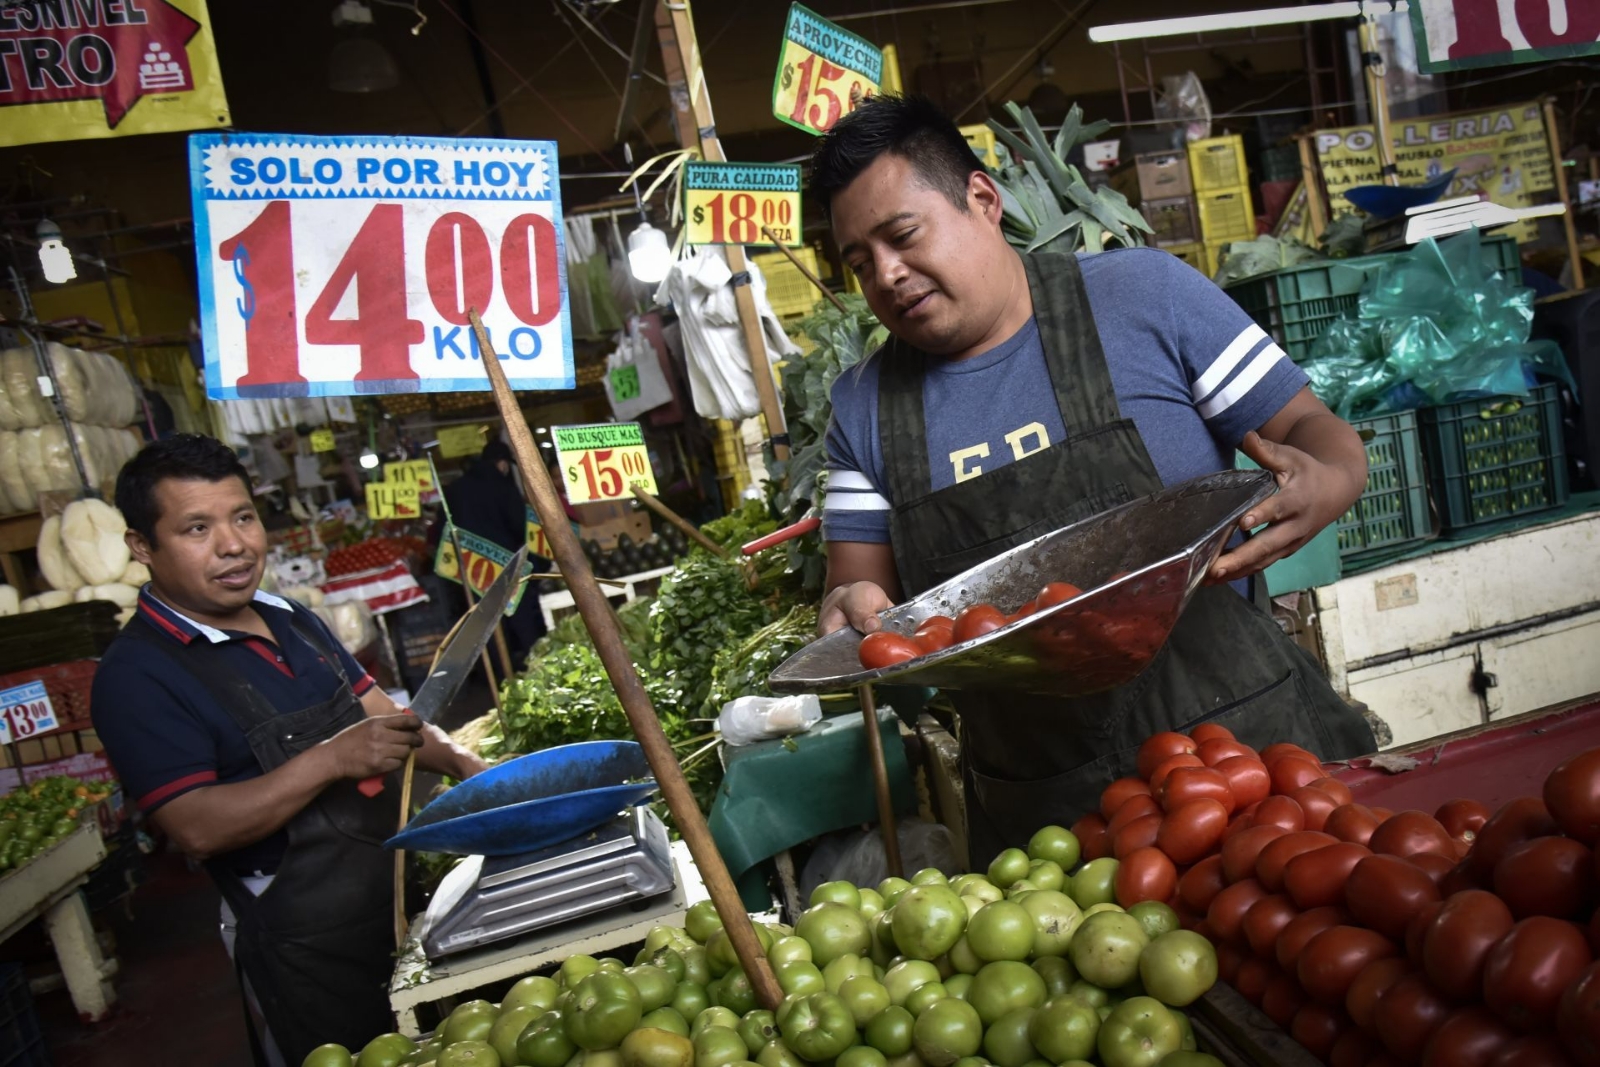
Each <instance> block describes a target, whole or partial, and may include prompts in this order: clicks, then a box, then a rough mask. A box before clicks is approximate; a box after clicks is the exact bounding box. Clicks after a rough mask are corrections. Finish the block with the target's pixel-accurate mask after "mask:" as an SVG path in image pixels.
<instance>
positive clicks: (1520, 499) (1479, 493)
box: [1422, 385, 1567, 535]
mask: <svg viewBox="0 0 1600 1067" xmlns="http://www.w3.org/2000/svg"><path fill="white" fill-rule="evenodd" d="M1422 429H1423V453H1424V454H1425V455H1426V456H1427V460H1428V473H1429V475H1430V476H1431V477H1432V479H1433V484H1434V487H1435V489H1436V491H1437V492H1438V494H1439V525H1440V529H1441V531H1442V532H1443V533H1445V534H1447V535H1448V534H1451V533H1455V532H1460V531H1464V530H1470V529H1472V528H1473V527H1477V526H1482V525H1484V524H1486V523H1491V522H1498V521H1500V520H1502V519H1509V518H1512V517H1514V516H1518V515H1525V514H1527V513H1529V512H1537V511H1545V510H1548V509H1550V508H1558V507H1560V506H1561V505H1563V504H1565V503H1566V502H1567V457H1566V448H1565V446H1564V445H1563V443H1562V427H1561V393H1560V389H1559V387H1557V386H1554V385H1541V386H1539V387H1538V388H1537V389H1535V390H1533V392H1532V393H1531V394H1530V395H1529V396H1527V397H1510V396H1502V397H1487V398H1485V399H1482V400H1463V401H1460V402H1459V403H1455V404H1445V405H1443V406H1440V407H1434V408H1424V409H1423V410H1422Z"/></svg>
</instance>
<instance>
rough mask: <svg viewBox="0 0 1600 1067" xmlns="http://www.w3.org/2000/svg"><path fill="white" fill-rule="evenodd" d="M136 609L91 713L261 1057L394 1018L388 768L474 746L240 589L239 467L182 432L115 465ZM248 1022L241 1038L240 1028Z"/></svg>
mask: <svg viewBox="0 0 1600 1067" xmlns="http://www.w3.org/2000/svg"><path fill="white" fill-rule="evenodd" d="M117 506H118V508H120V509H121V511H122V514H123V516H124V517H125V518H126V520H127V522H128V534H127V540H128V546H129V548H130V549H131V551H132V553H133V557H134V558H135V559H137V560H138V561H139V562H141V563H143V564H145V565H146V566H147V567H149V568H150V575H151V580H150V583H149V584H148V585H146V586H145V587H144V589H143V590H142V591H141V592H140V594H139V606H138V610H137V611H136V612H135V614H134V618H133V619H132V620H131V621H130V622H129V623H128V626H127V627H126V628H125V629H124V630H123V632H122V633H121V634H120V635H119V636H118V637H117V639H116V640H115V641H114V642H113V643H112V645H111V647H110V648H109V649H107V651H106V654H105V656H104V658H103V659H102V660H101V663H100V668H99V670H98V672H97V673H96V675H95V684H94V696H93V716H94V723H95V728H96V730H97V731H98V732H99V736H100V739H101V741H102V743H103V744H104V745H105V748H106V751H107V753H108V755H109V756H110V758H111V761H112V763H113V764H114V765H115V766H116V768H117V773H118V774H119V775H120V776H121V778H122V781H123V783H124V785H125V787H126V788H127V790H128V793H129V794H130V795H131V796H133V797H135V798H136V799H137V802H138V804H139V806H140V808H141V809H143V811H144V812H145V814H146V815H147V816H148V817H149V818H150V819H151V821H152V822H154V823H155V825H156V826H158V827H160V828H161V830H162V831H163V832H165V833H166V834H167V836H169V837H170V838H172V839H173V840H174V841H176V842H177V843H178V845H179V847H181V848H182V849H183V850H184V851H185V852H186V853H188V854H189V855H191V856H193V857H195V858H197V859H200V860H203V861H204V862H205V865H206V867H207V869H208V870H209V872H210V873H211V876H212V878H213V879H214V880H215V881H216V883H217V886H218V888H219V889H220V890H221V891H222V895H223V903H224V917H225V925H226V923H227V919H228V917H229V913H231V915H232V916H233V917H236V921H237V928H236V940H235V943H234V952H235V958H236V960H237V962H238V964H239V966H240V968H241V970H242V972H243V977H244V980H245V984H246V987H247V989H248V992H249V993H250V994H252V995H253V996H252V998H251V999H253V1000H254V1001H255V1003H256V1005H257V1006H258V1008H259V1010H260V1013H261V1016H262V1018H263V1019H264V1021H265V1024H266V1031H267V1034H266V1037H267V1040H266V1041H265V1042H262V1043H261V1044H260V1045H259V1046H258V1047H257V1049H256V1055H257V1059H258V1061H264V1062H269V1063H270V1062H287V1063H289V1064H297V1063H299V1062H300V1061H301V1060H302V1059H303V1058H304V1056H305V1055H306V1053H307V1052H309V1051H310V1050H311V1049H312V1048H314V1047H315V1046H316V1045H318V1044H321V1043H323V1042H327V1041H339V1042H342V1043H344V1044H346V1045H355V1046H360V1045H361V1044H363V1043H365V1042H366V1041H367V1040H368V1039H369V1038H371V1037H372V1036H374V1035H375V1034H378V1033H381V1032H383V1031H386V1030H389V1029H391V1028H392V1017H391V1016H390V1014H389V1007H388V998H387V996H386V987H387V981H388V978H389V975H390V971H391V968H392V960H391V958H390V952H391V951H392V949H393V942H392V929H393V927H392V908H393V879H392V869H393V865H392V860H391V859H390V858H389V856H388V854H387V853H385V851H384V850H383V848H382V843H383V841H384V840H385V839H386V838H388V837H389V836H390V835H391V834H393V833H394V830H395V826H396V823H397V819H398V816H399V808H398V798H399V792H400V791H399V788H398V786H396V785H394V784H393V783H391V784H390V785H389V786H388V787H387V788H385V789H384V790H383V791H382V792H380V793H378V794H377V795H376V796H372V797H368V796H366V795H364V794H363V793H362V792H361V791H360V790H359V789H358V784H359V783H360V782H361V781H362V780H363V779H366V778H368V777H370V776H373V775H391V776H392V772H394V771H395V770H396V769H397V768H399V767H400V766H402V765H403V764H404V762H405V759H406V757H407V755H408V754H410V753H411V751H412V750H413V749H415V750H416V752H417V761H418V763H419V764H420V765H421V766H423V767H424V768H427V769H428V770H433V771H437V772H439V773H442V774H448V775H451V776H452V777H455V778H466V777H469V776H470V775H472V774H475V773H477V772H478V771H479V770H482V769H483V766H484V764H483V761H482V760H480V759H478V758H477V757H476V756H473V755H471V754H470V753H468V752H466V751H465V750H463V749H461V748H459V747H457V746H456V745H454V744H452V743H451V742H450V740H449V739H448V738H447V737H446V736H445V735H444V734H443V733H442V732H441V731H440V730H438V728H436V727H432V726H425V725H424V724H422V723H421V722H420V721H419V720H417V719H416V718H414V717H412V716H410V715H409V714H407V713H406V712H405V709H403V708H400V707H398V706H397V705H396V704H395V703H394V701H393V700H391V699H390V698H389V697H388V696H387V695H386V694H385V693H384V692H383V690H382V689H380V688H379V687H377V686H376V685H375V684H374V683H373V680H372V678H371V677H370V676H369V675H368V674H367V673H366V672H365V671H364V670H362V669H361V667H360V666H358V665H357V664H356V661H355V660H354V659H353V658H352V657H351V656H350V654H349V653H348V652H346V651H345V650H344V649H343V648H342V647H341V646H340V645H339V643H338V641H337V640H335V638H334V637H333V635H332V634H331V633H330V632H329V631H328V629H327V627H325V626H324V625H323V624H322V621H321V620H320V619H318V618H317V617H316V616H315V615H314V614H312V613H311V612H310V611H308V610H306V609H305V608H303V607H300V606H298V605H295V604H292V603H290V602H289V601H286V600H283V599H280V598H278V597H275V596H272V595H270V594H267V593H263V592H261V591H260V590H259V589H258V588H257V586H258V585H259V584H260V581H261V573H262V567H263V565H264V562H265V559H266V554H267V537H266V533H265V531H264V530H263V529H262V525H261V521H260V518H259V516H258V515H257V514H256V509H255V504H254V503H253V501H252V498H251V493H250V481H249V475H248V473H247V472H246V471H245V469H244V467H243V465H242V464H240V462H239V460H238V457H237V456H236V455H234V453H233V451H232V450H231V449H229V448H228V447H227V446H226V445H224V444H222V443H221V442H220V441H216V440H214V439H212V438H209V437H202V436H199V435H196V434H180V435H178V436H175V437H171V438H168V439H166V440H163V441H159V442H156V443H154V444H151V445H149V446H147V447H146V448H145V449H144V450H143V451H141V452H140V453H139V454H138V455H137V456H135V457H134V458H133V459H132V460H130V461H129V462H128V464H127V465H126V466H125V467H123V469H122V472H121V474H120V475H119V476H118V478H117ZM252 1036H255V1030H254V1027H252Z"/></svg>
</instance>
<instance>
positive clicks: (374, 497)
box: [367, 482, 422, 519]
mask: <svg viewBox="0 0 1600 1067" xmlns="http://www.w3.org/2000/svg"><path fill="white" fill-rule="evenodd" d="M421 514H422V490H421V489H420V488H419V487H418V486H417V483H416V482H368V483H367V515H368V516H369V517H371V518H374V519H415V518H418V517H419V516H421Z"/></svg>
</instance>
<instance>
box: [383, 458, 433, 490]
mask: <svg viewBox="0 0 1600 1067" xmlns="http://www.w3.org/2000/svg"><path fill="white" fill-rule="evenodd" d="M383 480H384V481H386V482H396V483H399V484H401V485H407V484H409V485H415V486H416V487H417V492H418V493H431V492H433V464H431V463H429V462H428V461H427V460H425V459H407V460H401V461H400V462H398V463H385V464H384V465H383Z"/></svg>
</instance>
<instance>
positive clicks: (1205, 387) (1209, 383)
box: [1194, 323, 1267, 404]
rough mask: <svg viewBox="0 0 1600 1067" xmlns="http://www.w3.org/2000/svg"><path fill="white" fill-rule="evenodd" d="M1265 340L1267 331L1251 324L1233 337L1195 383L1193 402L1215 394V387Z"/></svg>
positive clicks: (1226, 378)
mask: <svg viewBox="0 0 1600 1067" xmlns="http://www.w3.org/2000/svg"><path fill="white" fill-rule="evenodd" d="M1266 339H1267V331H1265V330H1263V329H1262V328H1261V327H1260V326H1259V325H1257V324H1256V323H1251V324H1250V325H1249V326H1247V327H1246V328H1245V329H1244V331H1243V332H1242V333H1240V334H1239V336H1238V337H1235V338H1234V339H1233V340H1232V342H1230V343H1229V345H1228V347H1227V348H1224V349H1223V350H1222V355H1220V356H1218V357H1217V358H1216V362H1214V363H1212V364H1211V366H1209V367H1207V368H1206V371H1205V373H1204V374H1202V375H1200V377H1199V378H1198V379H1197V380H1196V381H1195V383H1194V402H1195V403H1196V404H1198V403H1200V401H1202V400H1204V399H1205V398H1206V397H1208V396H1210V395H1211V394H1212V393H1213V392H1215V391H1216V388H1217V386H1219V385H1221V384H1222V383H1223V382H1225V381H1227V380H1228V375H1230V374H1232V373H1233V371H1234V368H1235V367H1237V366H1238V365H1239V364H1240V363H1242V362H1244V358H1245V357H1246V356H1248V355H1249V354H1250V353H1251V352H1253V351H1255V347H1256V345H1259V344H1260V343H1261V342H1262V341H1265V340H1266Z"/></svg>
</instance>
